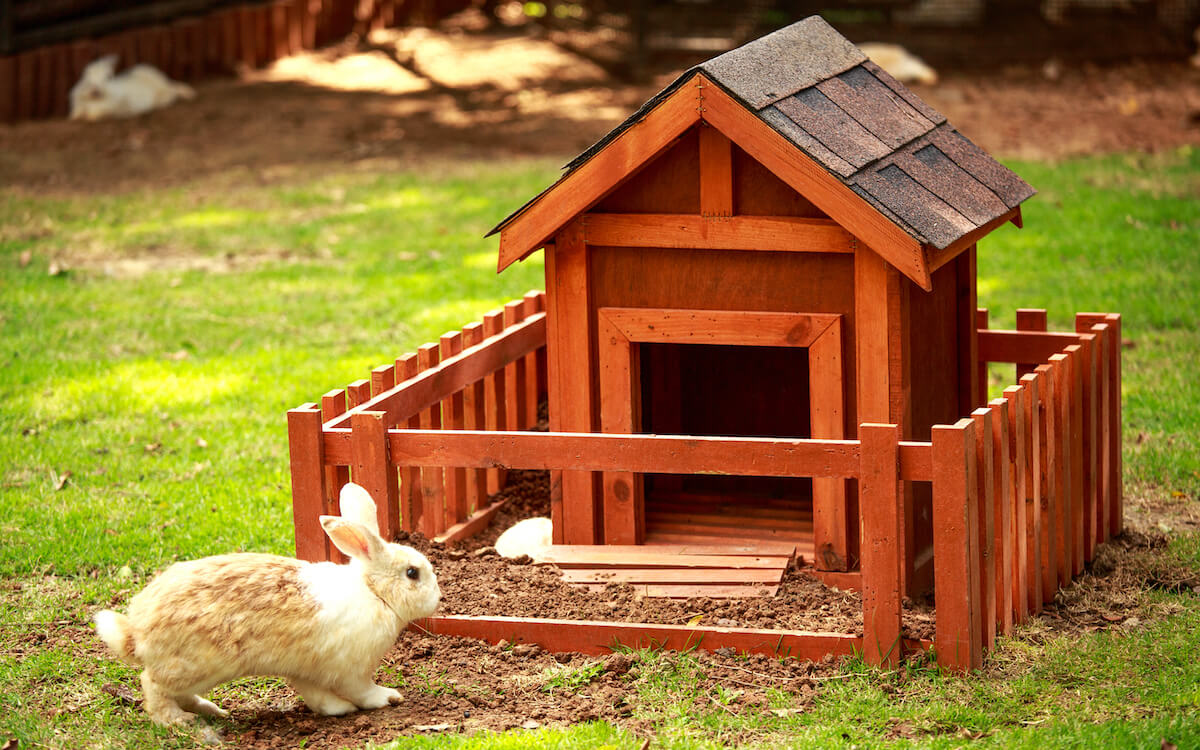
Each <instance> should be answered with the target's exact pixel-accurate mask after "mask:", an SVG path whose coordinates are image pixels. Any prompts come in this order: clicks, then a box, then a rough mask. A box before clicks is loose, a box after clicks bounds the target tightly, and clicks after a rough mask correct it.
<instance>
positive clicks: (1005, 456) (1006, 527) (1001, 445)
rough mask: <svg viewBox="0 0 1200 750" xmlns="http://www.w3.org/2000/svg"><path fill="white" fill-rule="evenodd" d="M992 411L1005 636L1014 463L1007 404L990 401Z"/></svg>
mask: <svg viewBox="0 0 1200 750" xmlns="http://www.w3.org/2000/svg"><path fill="white" fill-rule="evenodd" d="M988 406H989V407H990V408H991V411H992V473H993V479H994V480H995V486H994V488H993V492H994V493H995V494H994V497H995V505H994V506H993V507H994V510H993V519H994V521H993V523H994V525H995V546H994V547H993V549H994V550H995V551H994V552H993V554H992V558H993V560H995V565H996V620H997V627H998V628H999V629H1000V630H999V632H1001V633H1002V634H1004V635H1011V634H1012V630H1013V564H1014V562H1013V561H1014V558H1015V551H1014V549H1013V545H1014V536H1015V534H1014V529H1013V515H1014V513H1013V504H1014V500H1013V463H1012V457H1011V453H1010V450H1011V448H1010V445H1009V443H1010V439H1011V436H1010V434H1009V430H1010V427H1009V415H1008V401H1006V400H1005V399H1002V398H997V399H992V400H991V401H989V402H988Z"/></svg>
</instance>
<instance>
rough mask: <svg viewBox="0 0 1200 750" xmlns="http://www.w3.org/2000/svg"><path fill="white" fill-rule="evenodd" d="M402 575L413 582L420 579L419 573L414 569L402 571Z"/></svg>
mask: <svg viewBox="0 0 1200 750" xmlns="http://www.w3.org/2000/svg"><path fill="white" fill-rule="evenodd" d="M404 575H406V576H408V577H409V578H410V579H412V580H414V581H415V580H417V579H418V578H420V577H421V571H419V570H417V569H416V568H409V569H408V570H406V571H404Z"/></svg>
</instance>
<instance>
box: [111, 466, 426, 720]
mask: <svg viewBox="0 0 1200 750" xmlns="http://www.w3.org/2000/svg"><path fill="white" fill-rule="evenodd" d="M340 502H341V512H342V515H341V516H340V517H338V516H321V525H322V526H323V527H324V529H325V533H326V534H327V535H328V536H329V538H330V539H331V540H332V541H333V543H334V544H335V545H337V548H338V549H340V550H341V551H342V552H345V553H346V555H347V556H349V557H350V562H349V564H346V565H335V564H333V563H329V562H322V563H309V562H304V561H301V560H294V559H292V558H289V557H280V556H276V555H261V554H232V555H219V556H216V557H206V558H202V559H200V560H193V561H190V562H181V563H176V564H174V565H172V566H171V567H169V568H167V569H166V570H165V571H163V572H162V573H161V574H160V575H158V576H156V577H155V578H154V580H152V581H151V582H150V583H149V585H147V586H146V588H145V589H143V590H142V591H141V592H140V593H138V594H137V595H136V596H134V597H133V599H132V600H131V601H130V602H129V614H128V615H122V614H119V613H117V612H113V611H112V610H104V611H101V612H98V613H97V614H96V617H95V620H96V632H97V633H98V634H99V636H100V638H101V639H102V640H103V641H104V642H105V643H106V644H108V647H109V648H110V649H112V650H113V652H114V653H116V654H117V655H118V656H119V657H120V658H121V659H123V660H124V661H126V662H129V663H131V664H134V665H140V666H142V667H144V669H143V670H142V677H141V680H142V693H143V696H144V704H145V707H146V712H147V713H149V714H150V718H151V719H153V720H154V721H155V722H157V723H159V724H173V723H179V722H183V721H188V720H190V719H192V718H193V717H194V714H193V713H191V712H198V713H202V714H206V715H209V716H222V717H223V716H227V715H228V713H227V712H226V711H223V710H222V709H220V708H218V707H217V706H216V705H215V704H213V703H212V702H210V701H208V700H206V699H204V698H203V697H201V696H203V695H204V694H205V693H207V692H208V691H209V690H210V689H212V688H213V687H214V686H216V685H219V684H221V683H223V682H226V681H228V680H232V679H235V678H238V677H244V676H248V675H277V676H281V677H284V678H285V679H286V680H287V682H288V684H289V685H291V686H292V688H293V689H295V691H296V692H297V693H299V694H300V696H301V697H302V698H304V702H305V703H307V704H308V707H309V708H310V709H312V711H313V712H314V713H318V714H323V715H327V716H339V715H342V714H346V713H350V712H351V711H355V710H357V709H360V708H363V709H366V708H380V707H381V706H386V705H387V704H389V703H396V702H398V701H399V700H400V693H398V692H397V691H396V690H394V689H392V688H388V687H383V686H381V685H376V684H375V682H374V680H373V677H374V674H375V670H376V669H377V668H378V666H379V662H380V660H381V659H382V658H383V656H384V654H385V653H387V650H388V649H389V648H391V647H392V645H393V644H394V643H395V641H396V638H397V637H398V636H399V634H400V631H401V630H402V629H404V627H405V626H407V625H408V623H409V622H411V621H412V620H416V619H418V618H421V617H428V616H429V615H431V614H433V612H434V610H436V609H437V605H438V602H439V601H440V599H441V596H442V593H441V590H440V589H439V588H438V583H437V577H436V576H435V575H434V572H433V568H432V567H431V566H430V564H429V560H427V559H426V558H425V556H424V555H422V554H421V553H420V552H418V551H416V550H415V549H412V548H411V547H405V546H402V545H399V544H389V543H387V542H385V541H384V540H383V539H382V538H381V537H380V536H379V527H378V524H377V521H376V516H375V503H374V501H372V499H371V496H370V495H369V494H368V493H367V491H366V490H364V489H363V488H362V487H360V486H358V485H356V484H347V485H346V486H345V487H344V488H343V489H342V492H341V497H340Z"/></svg>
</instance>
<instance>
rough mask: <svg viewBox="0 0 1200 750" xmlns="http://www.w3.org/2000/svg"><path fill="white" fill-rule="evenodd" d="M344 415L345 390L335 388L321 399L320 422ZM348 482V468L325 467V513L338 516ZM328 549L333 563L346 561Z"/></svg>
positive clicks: (331, 547)
mask: <svg viewBox="0 0 1200 750" xmlns="http://www.w3.org/2000/svg"><path fill="white" fill-rule="evenodd" d="M345 413H346V390H345V389H344V388H335V389H333V390H332V391H329V392H328V393H326V394H325V395H324V396H322V397H321V421H322V422H328V421H329V420H331V419H333V418H334V417H339V416H341V415H342V414H345ZM349 481H350V467H349V466H344V465H343V466H337V465H327V466H326V467H325V508H326V510H325V512H326V513H333V514H340V513H341V510H342V509H341V504H340V503H339V502H338V497H339V496H340V495H341V492H342V487H344V486H345V485H346V483H347V482H349ZM326 546H327V547H328V549H329V554H330V558H329V559H330V560H331V561H332V562H335V563H343V562H345V561H346V556H345V555H343V554H342V551H341V550H339V549H338V548H337V547H334V546H333V545H332V544H327V545H326Z"/></svg>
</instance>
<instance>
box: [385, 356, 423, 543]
mask: <svg viewBox="0 0 1200 750" xmlns="http://www.w3.org/2000/svg"><path fill="white" fill-rule="evenodd" d="M396 372H397V373H399V376H400V378H402V381H401V382H402V383H407V382H409V381H411V380H412V379H413V378H415V377H416V376H417V375H419V374H420V373H421V363H420V361H419V360H418V359H417V354H416V352H412V353H409V354H405V355H404V356H402V357H400V358H398V359H397V360H396ZM403 426H406V427H407V428H408V429H410V430H419V429H421V415H420V414H413V415H412V417H410V418H409V419H408V421H407V423H406V424H405V425H403ZM392 461H393V462H394V463H398V464H400V466H401V468H400V482H401V487H400V490H401V492H400V496H401V500H400V502H401V510H400V520H401V522H402V523H403V525H404V530H405V531H416V530H417V529H420V528H422V524H421V515H422V512H423V511H424V509H425V504H424V500H423V498H424V496H425V492H424V491H423V490H422V489H421V468H420V467H419V466H410V465H407V464H405V463H404V462H402V461H396V459H395V457H393V458H392Z"/></svg>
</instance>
